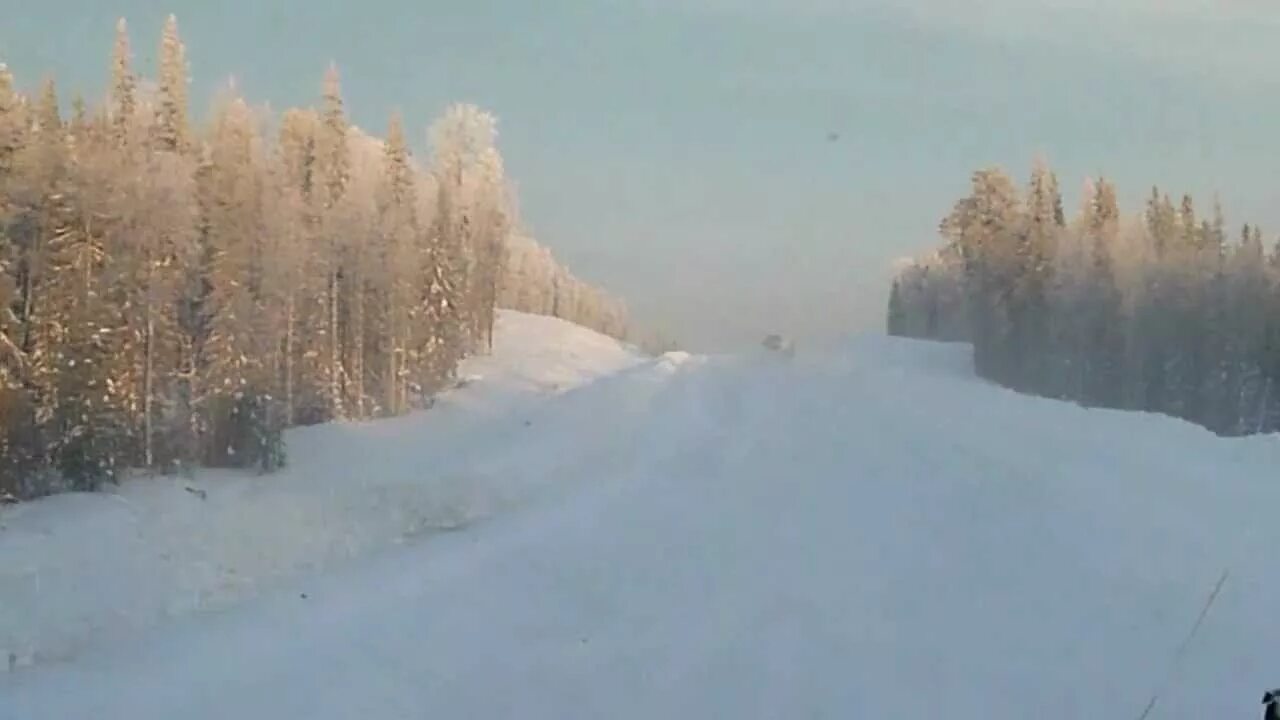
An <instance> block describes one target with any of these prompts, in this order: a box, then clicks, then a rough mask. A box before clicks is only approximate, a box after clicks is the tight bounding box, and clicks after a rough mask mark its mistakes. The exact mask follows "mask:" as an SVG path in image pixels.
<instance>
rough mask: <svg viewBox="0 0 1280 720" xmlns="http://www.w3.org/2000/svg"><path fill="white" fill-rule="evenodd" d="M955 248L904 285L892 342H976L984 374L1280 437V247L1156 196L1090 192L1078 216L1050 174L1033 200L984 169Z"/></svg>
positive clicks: (1023, 387)
mask: <svg viewBox="0 0 1280 720" xmlns="http://www.w3.org/2000/svg"><path fill="white" fill-rule="evenodd" d="M940 229H941V233H942V236H943V238H944V239H945V243H944V245H943V247H942V248H941V249H939V250H938V251H937V252H935V253H933V254H931V255H930V256H929V257H927V258H924V259H921V260H918V261H916V262H914V263H912V264H910V265H909V266H908V267H906V268H904V269H903V270H902V271H901V272H900V274H899V275H898V277H897V279H896V281H895V282H894V284H893V287H892V290H891V293H890V298H889V311H888V326H889V327H888V329H889V332H890V333H891V334H894V335H905V336H912V337H922V338H932V339H944V340H961V341H969V342H972V343H973V346H974V364H975V366H976V369H977V372H978V373H979V374H980V375H982V376H983V377H985V378H988V379H991V380H993V381H996V382H999V383H1001V384H1003V385H1006V386H1008V387H1010V388H1013V389H1016V390H1019V391H1023V392H1028V393H1035V394H1040V395H1045V396H1048V397H1053V398H1060V399H1065V400H1073V401H1077V402H1080V403H1082V404H1085V405H1090V406H1098V407H1109V408H1121V409H1129V410H1144V411H1152V412H1159V413H1164V414H1168V415H1173V416H1176V417H1180V418H1184V419H1186V420H1189V421H1192V422H1195V423H1198V424H1200V425H1203V426H1204V427H1207V428H1209V429H1210V430H1212V431H1214V432H1216V433H1219V434H1222V435H1245V434H1252V433H1259V432H1273V431H1275V430H1277V429H1280V387H1277V384H1276V381H1277V380H1278V379H1280V250H1276V249H1273V250H1272V251H1271V252H1267V250H1266V248H1264V245H1263V233H1262V231H1261V230H1260V229H1259V228H1258V227H1255V226H1250V225H1244V226H1242V227H1240V228H1238V229H1236V230H1234V231H1229V230H1228V228H1227V225H1226V221H1225V220H1224V218H1223V214H1222V210H1221V208H1220V206H1219V205H1218V204H1217V203H1216V202H1215V203H1214V204H1213V206H1212V208H1211V210H1210V211H1209V212H1208V213H1204V212H1202V210H1201V209H1200V208H1199V207H1198V206H1197V204H1196V203H1195V202H1194V200H1193V199H1192V198H1191V197H1190V196H1188V195H1184V196H1183V197H1182V198H1181V200H1180V201H1179V202H1177V203H1175V202H1174V201H1173V200H1171V199H1170V197H1169V196H1168V195H1166V194H1164V193H1162V192H1161V191H1160V190H1159V189H1158V188H1153V189H1152V191H1151V194H1150V197H1149V198H1148V200H1147V202H1146V207H1145V208H1144V209H1143V211H1142V212H1141V213H1139V214H1136V215H1134V216H1126V215H1123V214H1122V213H1121V210H1120V208H1119V206H1118V203H1117V199H1116V189H1115V187H1114V186H1113V185H1112V184H1111V183H1110V182H1108V181H1107V180H1105V179H1100V180H1097V181H1092V182H1090V183H1088V184H1087V186H1086V189H1085V193H1084V201H1083V203H1082V207H1081V208H1080V210H1079V212H1078V213H1076V214H1075V216H1074V217H1073V218H1071V219H1069V220H1068V219H1067V217H1066V216H1065V214H1064V212H1063V209H1062V196H1061V194H1060V192H1059V188H1058V181H1057V178H1056V177H1055V176H1054V174H1053V173H1052V172H1051V171H1050V170H1049V169H1048V168H1047V167H1045V166H1044V165H1043V164H1038V165H1037V166H1036V167H1035V169H1034V170H1033V172H1032V174H1031V179H1030V182H1029V184H1028V186H1027V187H1026V188H1025V189H1024V190H1020V189H1019V188H1018V187H1017V185H1016V184H1015V182H1014V181H1013V180H1012V179H1010V178H1009V176H1008V175H1006V174H1005V173H1004V172H1002V171H1000V170H995V169H987V170H982V171H979V172H977V173H975V174H974V175H973V178H972V188H971V191H970V193H969V195H968V196H967V197H965V198H963V199H961V200H960V201H958V202H957V203H956V205H955V207H954V209H953V210H952V211H951V213H950V214H948V215H947V216H946V218H945V219H944V220H943V221H942V223H941V226H940Z"/></svg>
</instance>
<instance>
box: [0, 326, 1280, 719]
mask: <svg viewBox="0 0 1280 720" xmlns="http://www.w3.org/2000/svg"><path fill="white" fill-rule="evenodd" d="M620 364H621V363H620ZM506 417H507V420H502V421H498V422H497V424H496V426H495V428H496V429H493V430H491V431H489V432H488V434H487V435H486V437H485V439H484V441H483V442H480V441H478V440H473V441H471V442H464V443H460V446H459V447H458V448H457V449H458V453H457V454H452V453H450V454H449V455H448V460H447V461H445V464H446V465H447V467H450V468H457V469H458V470H457V471H458V472H466V473H469V475H468V477H480V478H484V480H483V481H482V482H481V485H483V486H488V484H490V483H495V484H496V485H498V486H500V487H503V488H519V487H527V486H528V485H529V483H527V482H526V483H520V482H515V483H512V482H502V481H497V478H500V477H505V476H506V474H507V473H516V474H518V475H521V476H522V477H524V478H526V479H531V478H538V479H539V483H538V484H540V485H541V486H542V487H547V488H551V487H554V488H555V492H538V493H536V494H532V493H530V494H526V495H525V496H524V497H525V498H526V499H527V500H529V501H528V502H519V503H512V504H510V505H504V506H503V509H510V510H511V511H510V512H504V513H501V514H500V515H497V516H494V515H492V514H491V515H489V516H488V517H490V518H491V520H490V521H488V522H482V523H473V524H470V525H468V526H466V527H463V528H460V530H459V531H458V532H454V533H448V534H443V535H431V536H423V537H418V538H415V539H414V540H413V541H412V542H409V543H405V544H403V545H402V546H400V547H398V548H393V549H389V550H387V551H385V552H382V553H379V554H377V555H376V556H367V560H366V561H364V562H361V563H359V564H358V565H357V564H351V565H349V566H348V567H346V568H340V569H333V570H330V571H329V572H326V573H323V574H319V573H317V574H313V575H310V576H305V577H300V578H297V579H295V580H292V581H290V582H289V583H285V584H282V585H281V586H279V587H278V588H275V589H273V590H271V591H270V592H268V593H266V594H265V596H264V597H260V598H258V599H256V600H253V601H251V602H246V603H244V604H242V605H240V606H238V607H237V608H235V609H233V610H231V611H228V612H226V613H223V614H220V615H218V616H216V617H209V616H196V617H191V618H188V619H186V620H184V621H181V622H175V623H172V624H167V625H165V626H163V627H159V628H156V629H154V630H153V631H151V632H149V633H147V634H146V635H145V636H144V637H142V638H141V639H139V640H138V641H137V642H135V643H131V644H114V643H102V644H99V645H97V646H95V647H93V648H91V649H88V650H86V651H85V652H84V653H82V654H81V655H80V656H79V657H77V658H76V659H75V660H74V661H72V662H68V663H65V664H48V665H44V666H40V667H36V668H33V669H30V670H27V671H22V672H17V673H12V674H10V675H8V676H7V677H0V718H5V719H6V720H7V719H8V718H15V719H16V718H24V719H32V720H35V719H39V718H64V717H95V718H128V719H129V720H137V719H140V718H170V717H183V718H192V719H197V720H198V719H200V718H222V717H262V718H275V717H306V718H309V719H311V720H318V719H322V718H349V717H370V718H391V717H424V716H430V717H434V716H441V717H485V718H492V717H520V718H598V717H611V718H615V717H616V718H654V717H663V718H706V717H733V718H746V717H750V718H791V717H833V718H911V717H934V716H938V715H941V716H944V717H948V718H956V719H960V720H965V719H969V718H973V719H975V720H976V719H978V718H981V719H982V720H990V718H1023V717H1050V718H1102V717H1138V716H1139V714H1141V712H1142V711H1143V708H1144V707H1145V706H1146V704H1147V702H1148V700H1149V699H1150V697H1151V694H1152V693H1153V692H1156V691H1159V698H1158V702H1157V705H1156V707H1155V710H1154V712H1153V713H1152V714H1151V717H1153V718H1209V717H1212V718H1225V717H1250V716H1255V717H1256V715H1257V713H1258V710H1259V706H1258V700H1259V698H1260V696H1261V694H1262V691H1263V690H1265V689H1268V688H1271V687H1273V686H1276V685H1280V655H1278V653H1280V622H1277V621H1276V618H1277V611H1276V608H1277V607H1280V571H1278V570H1277V568H1276V567H1275V549H1276V548H1277V547H1280V524H1277V522H1276V520H1275V518H1276V513H1275V508H1276V507H1277V503H1280V483H1277V482H1276V480H1275V468H1276V467H1278V466H1280V445H1278V444H1277V441H1276V440H1275V439H1274V438H1252V439H1240V440H1221V439H1218V438H1215V437H1213V436H1211V435H1209V434H1208V433H1206V432H1204V431H1202V430H1200V429H1198V428H1196V427H1194V426H1191V425H1189V424H1185V423H1181V422H1178V421H1175V420H1170V419H1167V418H1162V417H1155V416H1143V415H1133V414H1124V413H1119V412H1108V411H1093V410H1085V409H1082V408H1078V407H1074V406H1070V405H1064V404H1060V403H1055V402H1052V401H1047V400H1040V399H1035V398H1029V397H1023V396H1018V395H1015V394H1013V393H1010V392H1007V391H1004V390H1000V389H998V388H994V387H992V386H990V385H988V384H986V383H982V382H980V381H977V380H975V379H973V377H972V374H971V372H970V368H969V363H968V361H967V359H966V356H965V353H964V349H963V348H959V347H954V346H950V347H949V346H941V345H928V344H920V343H912V342H907V341H894V340H888V339H884V338H865V339H862V340H859V341H857V342H854V343H851V344H850V345H849V346H847V347H845V348H843V349H841V351H839V352H835V353H831V354H824V355H822V356H814V355H809V354H806V353H804V352H801V353H800V354H798V355H797V357H796V358H794V359H793V360H790V361H785V360H779V359H777V358H772V357H756V358H750V359H746V358H739V359H733V358H711V359H707V358H691V357H688V356H684V355H675V356H668V357H664V358H661V359H659V360H655V361H650V362H645V363H636V364H632V365H631V366H630V367H628V368H627V369H624V370H622V371H620V372H618V373H615V374H613V375H611V376H610V377H608V378H605V379H602V380H599V381H596V382H594V383H592V384H590V385H586V386H580V387H578V388H577V389H575V390H573V391H571V392H568V393H565V394H563V395H560V396H558V397H556V398H554V399H551V400H548V401H546V402H543V403H541V404H539V405H538V406H537V407H536V408H520V409H519V411H517V412H515V413H514V414H510V415H508V416H506ZM526 420H529V421H530V422H532V425H530V426H525V425H524V422H525V421H526ZM380 432H383V431H381V430H380ZM385 432H391V431H385ZM393 444H394V443H393V442H391V441H388V443H387V444H386V445H379V447H380V448H385V447H390V446H391V445H393ZM396 452H408V451H407V450H397V451H396ZM328 461H329V462H331V463H334V464H335V466H336V465H338V464H342V465H343V466H344V467H348V468H360V467H363V465H365V464H366V461H365V459H364V458H362V457H348V458H345V459H343V458H340V457H338V455H336V454H335V455H334V456H332V457H331V458H329V460H328ZM381 461H382V462H388V459H387V458H381ZM336 471H337V470H336V467H335V468H332V469H330V470H329V472H336ZM551 476H554V477H555V478H556V479H557V481H556V482H555V483H547V482H545V481H546V479H547V478H549V477H551ZM517 494H518V493H517ZM513 496H514V495H513ZM211 500H212V498H211ZM534 500H536V501H534ZM516 505H518V506H519V508H518V509H516ZM241 507H243V505H241ZM1224 571H1225V572H1228V573H1229V574H1228V577H1227V580H1226V582H1225V584H1224V585H1223V588H1222V591H1221V593H1220V594H1219V595H1218V597H1217V599H1216V602H1215V604H1214V605H1213V607H1212V609H1211V611H1210V612H1209V614H1208V616H1207V617H1206V619H1205V620H1204V622H1203V624H1202V625H1201V626H1200V629H1199V631H1198V633H1197V634H1196V636H1195V637H1194V639H1193V640H1192V641H1191V642H1190V643H1189V644H1188V645H1187V646H1186V649H1185V653H1184V654H1183V656H1182V658H1181V662H1180V664H1177V665H1175V664H1174V659H1175V657H1176V656H1177V655H1178V649H1179V646H1180V645H1181V644H1182V643H1183V641H1184V639H1185V638H1186V636H1187V633H1188V631H1189V629H1190V628H1191V626H1192V625H1193V623H1195V621H1196V619H1197V616H1198V615H1199V614H1200V612H1201V610H1202V607H1203V606H1204V603H1205V601H1206V598H1207V597H1208V596H1209V594H1210V591H1211V590H1212V589H1213V587H1214V585H1215V583H1216V582H1217V581H1218V579H1219V578H1220V577H1221V576H1222V574H1223V573H1224ZM86 592H87V593H91V592H92V587H91V586H89V587H88V589H87V590H86ZM1175 670H1176V671H1175Z"/></svg>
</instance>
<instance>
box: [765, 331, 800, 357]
mask: <svg viewBox="0 0 1280 720" xmlns="http://www.w3.org/2000/svg"><path fill="white" fill-rule="evenodd" d="M762 344H763V345H764V347H765V348H766V349H768V350H772V351H773V352H777V353H782V354H783V355H785V356H787V357H792V356H794V355H795V354H796V345H795V343H794V342H793V341H791V340H790V339H788V338H785V337H783V336H781V335H777V334H774V335H767V336H765V339H764V342H763V343H762Z"/></svg>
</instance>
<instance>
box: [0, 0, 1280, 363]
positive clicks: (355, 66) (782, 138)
mask: <svg viewBox="0 0 1280 720" xmlns="http://www.w3.org/2000/svg"><path fill="white" fill-rule="evenodd" d="M169 12H175V13H177V15H178V18H179V21H180V23H181V26H182V32H183V36H184V39H185V40H186V42H187V45H188V48H189V53H190V57H191V62H192V72H193V76H194V77H193V79H194V88H193V98H194V99H195V101H196V107H197V110H200V109H202V108H204V107H207V105H208V101H209V100H210V98H211V97H212V92H213V89H214V87H215V86H217V85H219V84H221V83H222V82H224V81H225V79H226V78H227V77H228V76H231V75H234V76H236V78H237V79H238V82H239V85H240V87H241V88H242V89H243V91H244V93H245V94H246V95H247V96H248V97H249V98H250V99H251V100H253V101H267V102H270V103H271V104H272V105H273V106H275V107H282V106H287V105H294V104H301V103H309V102H311V101H312V99H313V97H314V96H315V95H316V93H317V91H318V88H319V84H320V77H321V75H322V73H323V70H324V68H325V66H326V65H327V64H328V62H329V61H330V60H333V61H336V62H337V63H338V65H339V67H340V68H341V70H342V73H343V82H344V90H345V93H346V96H347V100H348V103H349V106H350V107H351V108H352V111H353V112H352V114H353V117H354V120H355V121H356V122H357V123H358V124H360V125H363V126H367V127H371V128H375V129H378V130H379V131H380V129H381V128H382V127H384V125H385V122H386V117H387V115H388V113H389V111H390V110H391V109H393V108H399V109H401V110H402V111H403V112H404V113H405V115H406V118H407V120H408V121H409V123H410V124H411V127H412V128H414V135H415V137H416V138H418V139H419V146H421V145H422V144H423V142H422V138H423V137H424V135H425V133H424V129H425V126H426V125H427V123H428V122H429V121H430V120H431V119H432V118H433V117H434V116H435V115H436V114H437V113H438V112H439V111H440V110H441V109H442V108H443V107H444V106H445V105H446V104H447V103H448V102H451V101H455V100H464V101H471V102H476V103H478V104H481V105H483V106H485V107H486V108H488V109H490V110H491V111H493V112H494V113H495V114H497V116H498V117H499V119H500V123H501V124H500V130H501V138H500V141H501V146H502V150H503V153H504V155H505V156H506V158H507V166H508V171H509V172H510V173H511V175H512V176H513V177H514V178H515V179H516V181H517V183H518V186H519V195H520V199H521V206H522V212H523V217H524V219H525V221H526V222H527V224H528V225H529V226H530V227H531V229H532V230H533V232H534V234H535V235H536V236H537V237H538V238H539V239H540V240H542V241H543V242H544V243H546V244H547V245H549V246H551V247H552V248H553V250H555V251H556V253H557V254H558V255H560V256H561V258H562V259H564V260H566V261H567V262H568V263H569V265H570V266H571V267H572V268H574V269H575V270H576V271H577V272H578V273H579V274H581V275H583V276H584V277H586V278H587V279H589V280H592V281H595V282H598V283H600V284H603V285H605V286H607V287H610V288H612V289H614V290H616V291H617V292H618V293H619V294H621V295H623V296H624V297H625V298H626V299H627V300H628V302H629V303H630V304H631V306H632V307H633V309H634V312H635V315H636V316H637V318H638V320H639V321H640V323H641V324H642V325H647V326H653V327H659V328H663V329H666V330H668V331H670V332H671V333H674V334H675V335H677V336H678V337H679V338H681V339H682V340H683V341H685V342H686V343H687V344H689V345H690V346H693V347H698V348H719V347H725V346H729V345H733V344H736V343H741V342H755V341H757V340H758V339H759V337H760V336H761V335H763V334H764V333H766V332H768V331H771V330H773V329H774V328H782V329H784V330H785V331H788V332H791V333H793V334H795V335H797V336H799V337H801V338H802V339H818V338H830V337H834V336H839V335H843V334H846V333H849V332H855V331H858V330H862V329H866V328H876V327H879V326H880V325H881V323H882V315H883V301H884V297H885V292H886V289H887V283H888V278H889V274H890V266H891V264H892V262H893V260H894V259H895V258H897V257H899V256H901V255H904V254H912V253H914V252H917V251H919V250H920V249H922V248H926V247H929V246H931V245H933V244H934V243H935V242H936V234H935V232H934V228H935V227H936V224H937V220H938V219H939V217H941V215H942V214H944V213H945V212H946V210H947V209H948V207H949V205H950V203H951V201H952V200H953V199H954V198H955V197H956V196H957V195H958V194H960V193H961V192H963V190H964V187H965V184H966V182H967V176H968V174H969V172H970V171H971V170H972V169H974V168H976V167H978V166H981V165H985V164H1001V165H1004V166H1006V167H1008V168H1009V169H1010V170H1012V171H1014V172H1016V173H1017V174H1018V176H1019V177H1022V176H1025V174H1026V169H1027V168H1028V167H1029V165H1030V163H1031V160H1032V158H1033V156H1034V155H1035V154H1037V153H1038V152H1042V153H1044V154H1045V155H1046V156H1047V157H1048V158H1049V159H1050V161H1051V163H1052V164H1053V166H1054V167H1055V169H1057V170H1058V171H1059V174H1060V176H1061V177H1062V179H1063V181H1064V184H1065V185H1066V186H1067V187H1068V190H1069V191H1074V189H1075V188H1076V187H1079V185H1080V183H1081V181H1082V179H1083V177H1084V176H1085V175H1087V174H1091V173H1097V172H1105V173H1106V174H1108V175H1109V176H1111V177H1113V178H1115V179H1117V180H1118V181H1119V182H1120V184H1121V187H1122V191H1123V192H1124V196H1125V198H1126V199H1128V200H1129V202H1128V208H1127V209H1130V210H1136V209H1137V205H1136V204H1135V203H1136V201H1137V199H1138V198H1139V197H1141V196H1142V195H1144V194H1145V193H1146V192H1147V190H1148V188H1149V187H1150V184H1151V183H1153V182H1159V183H1160V184H1161V185H1162V186H1165V185H1167V186H1169V188H1170V189H1171V190H1176V191H1181V190H1183V189H1187V190H1191V191H1193V192H1195V193H1196V194H1197V195H1203V196H1205V198H1206V199H1207V198H1208V196H1209V195H1210V194H1211V193H1213V192H1214V191H1219V192H1221V194H1222V197H1223V200H1224V202H1225V204H1226V207H1227V211H1228V216H1229V218H1230V220H1231V221H1232V222H1233V224H1234V223H1238V222H1242V221H1244V220H1251V221H1259V222H1262V223H1264V224H1265V225H1266V226H1267V227H1268V228H1269V229H1271V230H1280V153H1277V147H1280V145H1278V144H1277V143H1276V142H1275V136H1276V134H1277V132H1278V131H1280V50H1276V49H1275V48H1277V47H1280V46H1277V45H1276V44H1275V38H1276V37H1280V7H1277V6H1276V5H1275V4H1274V3H1272V2H1263V1H1262V0H1256V1H1255V0H1238V1H1237V2H1230V1H1228V0H1221V1H1218V2H1212V1H1210V0H1105V1H1104V0H965V1H963V2H951V1H950V0H946V1H943V0H920V1H918V2H897V3H894V2H890V1H889V0H845V1H843V2H841V1H838V0H457V1H455V2H448V3H446V2H434V1H431V0H413V1H410V0H364V1H363V2H323V1H318V0H308V1H307V2H303V1H302V0H288V1H276V2H266V1H264V0H220V1H218V2H208V1H207V0H198V1H197V0H166V1H163V2H162V1H160V0H43V1H42V2H39V3H29V2H27V1H26V0H0V18H3V21H2V22H0V61H6V62H8V63H9V64H10V65H11V66H12V67H13V69H14V71H15V72H16V73H17V74H18V76H19V81H20V82H22V83H24V84H26V85H34V84H35V83H36V82H37V81H38V79H39V77H40V75H41V74H42V73H44V72H46V71H51V72H53V73H55V74H56V76H57V78H58V79H59V81H60V83H61V84H62V85H63V87H64V88H66V89H80V90H84V91H85V92H86V94H87V95H89V96H91V97H96V96H98V95H99V94H100V93H101V91H102V87H103V81H104V79H105V76H106V73H107V70H106V68H107V56H108V54H109V48H110V44H111V38H112V27H113V23H114V19H115V18H116V17H117V16H121V15H123V16H126V17H127V18H128V19H129V21H130V27H131V30H132V34H133V41H134V48H135V52H136V54H137V57H138V61H139V62H140V63H141V64H142V65H143V67H144V68H147V69H149V68H150V66H151V61H152V59H153V57H154V52H153V48H154V47H155V46H156V44H157V39H158V36H159V27H160V24H161V22H162V20H163V18H164V16H165V15H166V14H167V13H169ZM829 131H836V132H839V133H840V139H839V141H838V142H836V143H828V142H827V140H826V136H827V133H828V132H829ZM1074 194H1075V193H1074V192H1071V196H1072V197H1071V198H1070V199H1069V202H1071V203H1074V202H1075V200H1074Z"/></svg>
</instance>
